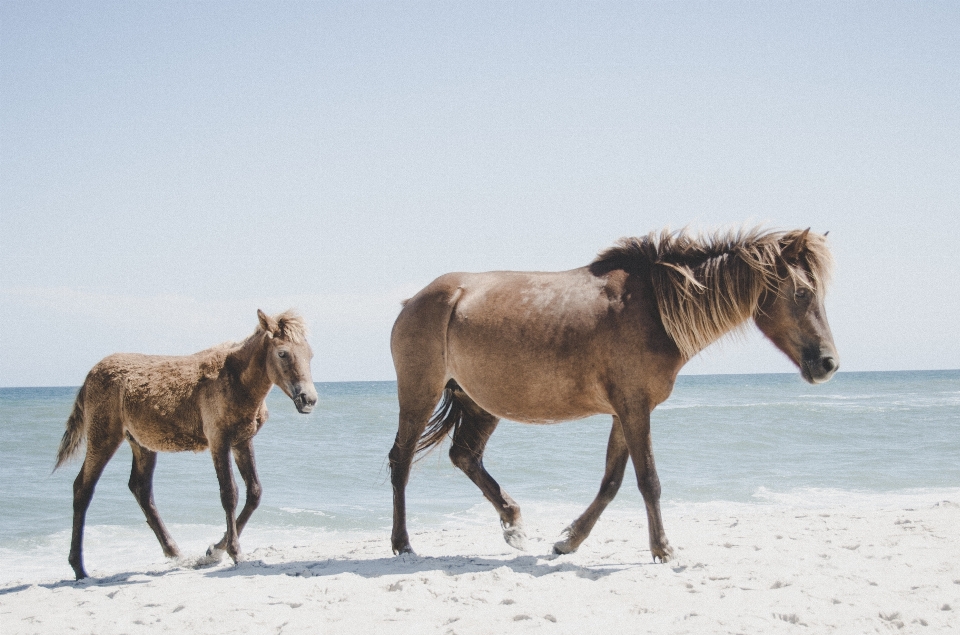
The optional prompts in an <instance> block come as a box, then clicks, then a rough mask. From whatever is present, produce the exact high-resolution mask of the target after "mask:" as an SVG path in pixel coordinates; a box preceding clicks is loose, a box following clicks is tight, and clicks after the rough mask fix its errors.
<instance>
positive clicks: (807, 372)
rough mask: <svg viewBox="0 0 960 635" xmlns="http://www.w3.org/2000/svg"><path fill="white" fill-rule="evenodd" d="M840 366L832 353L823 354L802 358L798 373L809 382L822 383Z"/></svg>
mask: <svg viewBox="0 0 960 635" xmlns="http://www.w3.org/2000/svg"><path fill="white" fill-rule="evenodd" d="M838 368H840V362H839V360H837V358H836V357H834V356H833V355H824V356H823V357H815V358H813V359H804V360H803V364H801V366H800V374H801V375H803V378H804V379H805V380H806V381H807V382H809V383H811V384H822V383H824V382H826V381H829V380H830V378H831V377H833V374H834V373H835V372H837V369H838Z"/></svg>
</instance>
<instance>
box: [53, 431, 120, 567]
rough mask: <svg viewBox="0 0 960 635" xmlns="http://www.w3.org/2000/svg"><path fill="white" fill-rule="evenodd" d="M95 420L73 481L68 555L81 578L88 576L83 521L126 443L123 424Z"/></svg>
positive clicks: (88, 433) (71, 564)
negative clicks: (109, 466) (112, 461)
mask: <svg viewBox="0 0 960 635" xmlns="http://www.w3.org/2000/svg"><path fill="white" fill-rule="evenodd" d="M98 424H99V422H98V423H95V424H94V425H91V426H90V427H89V428H88V430H87V454H86V457H85V458H84V459H83V467H81V468H80V473H79V474H77V478H76V480H75V481H74V482H73V534H72V535H71V538H70V555H69V557H68V558H67V560H68V562H70V566H71V567H73V573H74V574H75V575H76V577H77V580H80V579H83V578H85V577H87V572H86V570H84V568H83V525H84V522H85V521H86V518H87V509H89V507H90V500H91V499H92V498H93V490H94V489H95V488H96V486H97V481H98V480H100V475H101V474H103V468H105V467H106V466H107V463H108V462H109V461H110V459H111V458H112V457H113V455H114V453H115V452H116V451H117V448H119V447H120V444H121V443H123V435H122V434H121V433H120V426H119V424H116V425H111V422H106V423H104V424H102V425H98Z"/></svg>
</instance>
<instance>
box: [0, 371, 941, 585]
mask: <svg viewBox="0 0 960 635" xmlns="http://www.w3.org/2000/svg"><path fill="white" fill-rule="evenodd" d="M317 390H318V393H319V396H320V401H319V404H318V406H317V408H316V409H315V410H314V412H313V413H312V414H310V415H301V414H298V413H297V412H296V409H295V408H294V406H293V404H292V403H291V402H290V400H289V399H287V397H286V396H285V395H283V393H281V392H280V391H279V390H278V389H274V390H273V392H272V393H271V394H270V396H269V397H268V399H267V403H268V407H269V409H270V419H269V421H268V422H267V424H266V425H265V426H264V428H263V430H261V432H260V434H259V435H258V436H257V437H256V440H255V448H256V458H257V465H258V469H259V474H260V478H261V481H262V483H263V490H264V494H263V499H262V502H261V505H260V508H259V509H258V510H257V511H256V513H255V514H254V516H253V518H252V519H251V521H250V524H249V525H248V527H247V530H246V531H245V532H244V535H243V537H242V538H241V545H242V546H243V547H244V548H245V549H248V550H249V549H251V548H255V547H257V546H263V545H264V544H289V543H292V542H296V541H309V540H322V539H323V536H324V535H325V534H328V533H329V532H359V533H369V534H370V535H372V536H374V537H376V536H381V535H382V539H383V550H384V555H389V553H390V543H389V531H390V523H391V513H392V510H391V504H392V503H391V488H390V482H389V473H388V470H387V462H386V456H387V452H388V451H389V450H390V447H391V444H392V442H393V437H394V435H395V433H396V426H397V400H396V384H395V383H394V382H346V383H319V384H317ZM76 392H77V388H75V387H74V388H62V387H58V388H0V435H2V436H0V438H2V443H0V510H2V513H0V584H4V585H5V584H9V583H12V582H14V581H24V580H29V581H36V580H47V579H70V578H71V576H72V571H71V570H70V567H69V565H68V564H67V561H66V557H67V551H68V550H69V541H70V525H71V516H72V483H73V479H74V478H75V477H76V474H77V472H78V470H79V468H80V463H81V461H82V452H81V453H80V454H78V457H77V459H76V460H75V461H73V462H72V463H69V464H68V465H67V466H65V467H64V468H61V469H60V470H57V471H56V472H52V469H53V465H54V458H55V456H56V452H57V446H58V444H59V441H60V436H61V435H62V434H63V430H64V424H65V422H66V419H67V416H68V414H69V412H70V409H71V407H72V403H73V399H74V397H75V395H76ZM652 427H653V440H654V452H655V455H656V460H657V467H658V472H659V475H660V481H661V484H662V489H663V498H662V505H663V507H664V508H665V511H666V510H667V509H670V508H677V507H680V508H690V509H696V508H697V507H698V506H713V507H716V506H718V505H719V506H736V505H791V506H801V507H831V506H833V507H835V506H851V505H854V506H855V505H866V506H871V507H877V506H885V505H909V504H910V502H911V501H917V504H918V505H919V504H926V503H928V502H931V501H936V500H940V499H952V500H954V501H957V500H958V499H960V370H951V371H917V372H871V373H855V372H851V373H844V372H841V373H838V374H837V375H836V376H835V377H834V379H833V380H832V381H831V382H829V383H827V384H823V385H820V386H811V385H808V384H805V383H804V382H803V381H802V380H801V379H800V377H799V375H793V374H789V375H788V374H768V375H700V376H689V375H688V376H681V377H680V378H679V379H678V381H677V385H676V388H675V390H674V393H673V395H672V396H671V397H670V399H669V400H668V401H667V402H666V403H664V404H662V405H661V406H660V407H658V408H657V409H656V411H655V412H654V413H653V416H652ZM609 428H610V418H609V417H607V416H602V417H591V418H588V419H583V420H580V421H571V422H567V423H563V424H558V425H548V426H532V425H521V424H517V423H514V422H510V421H504V422H502V423H501V424H500V426H499V428H498V429H497V431H496V433H495V434H494V436H493V438H492V439H491V441H490V443H489V445H488V447H487V452H486V455H485V457H484V464H485V465H486V467H487V469H488V471H489V472H490V473H491V474H492V475H493V476H494V478H496V479H497V480H498V481H499V483H500V484H501V486H503V488H504V489H505V490H506V491H508V492H509V493H510V495H511V496H512V497H513V498H514V499H516V500H517V502H518V503H519V504H520V506H521V508H522V509H523V512H524V518H525V521H526V523H527V524H528V526H529V525H531V524H536V523H537V522H538V520H539V519H542V518H550V519H554V518H565V521H564V523H563V524H560V525H558V526H557V527H556V528H555V531H554V528H553V527H549V528H547V529H545V531H547V533H550V532H553V533H555V534H557V535H558V534H559V531H560V530H561V529H562V528H563V526H564V524H565V523H566V522H569V521H571V520H573V519H574V518H575V517H576V516H577V515H578V514H579V513H580V512H582V511H583V509H585V508H586V506H587V505H588V504H589V503H590V501H591V500H592V499H593V497H594V495H595V494H596V491H597V488H598V487H599V484H600V478H601V476H602V473H603V466H604V453H605V449H606V441H607V435H608V433H609ZM447 447H448V444H447V445H445V446H444V447H443V448H442V449H441V450H439V451H434V452H433V453H431V454H429V455H427V456H426V457H425V458H423V459H422V460H421V461H420V462H419V463H418V464H417V465H416V466H415V467H414V470H413V473H412V475H411V479H410V485H409V488H408V499H407V500H408V503H407V505H408V527H409V528H410V530H411V532H416V531H423V530H430V529H437V528H442V527H443V526H446V525H449V524H451V523H452V524H462V523H471V524H472V523H483V524H489V526H490V531H491V532H498V531H499V529H498V520H497V516H496V514H495V512H494V511H493V509H492V508H491V507H490V505H489V503H487V502H486V501H485V500H484V499H483V497H482V495H481V494H480V492H479V490H478V489H477V488H476V487H475V486H474V485H473V484H472V483H471V482H470V481H469V480H468V479H467V477H466V476H465V475H463V474H462V473H460V472H459V471H458V470H457V469H456V468H454V467H453V466H452V464H451V463H450V461H449V460H448V459H447V456H446V448H447ZM130 463H131V457H130V449H129V447H127V445H126V444H124V445H123V446H122V447H121V449H120V450H119V451H118V452H117V454H116V456H114V458H113V460H112V461H111V462H110V464H109V465H108V466H107V469H106V470H105V472H104V474H103V477H102V478H101V479H100V482H99V484H98V487H97V491H96V493H95V495H94V498H93V503H92V505H91V507H90V510H89V512H88V515H87V530H86V540H85V554H86V559H87V565H88V570H90V572H91V573H92V574H93V575H97V572H98V571H99V570H107V571H111V570H118V569H120V568H122V567H128V568H130V567H132V568H135V569H136V568H139V569H142V568H146V567H151V566H155V565H156V564H157V563H159V562H163V556H162V553H161V551H160V547H159V545H158V543H157V541H156V539H155V538H154V537H153V534H152V533H151V532H150V530H149V528H147V526H146V523H145V522H144V518H143V514H142V512H141V511H140V509H139V507H138V506H137V503H136V501H135V500H134V498H133V496H132V495H131V494H130V492H129V490H128V489H127V479H128V477H129V470H130ZM631 474H632V472H631V468H630V467H628V475H627V478H626V479H625V480H624V485H623V487H622V488H621V490H620V493H619V495H618V496H617V500H616V501H614V503H613V504H612V505H611V507H610V509H609V510H608V512H607V513H632V514H636V518H637V527H638V531H637V538H638V540H640V539H645V538H644V536H645V534H646V532H645V531H644V530H643V527H644V525H645V520H646V519H645V515H644V511H643V504H642V499H641V497H640V494H639V492H638V490H637V487H636V481H635V480H634V479H633V478H632V476H631ZM237 481H238V486H239V489H240V496H241V505H242V500H243V488H242V481H241V480H240V479H239V475H238V476H237ZM154 484H155V485H154V496H155V499H156V503H157V507H158V509H159V511H160V515H161V517H162V518H163V519H164V522H165V523H166V524H167V526H168V528H169V529H170V531H171V533H172V534H173V536H174V538H175V539H176V540H177V542H178V543H179V545H180V547H181V549H182V550H183V551H184V552H185V554H190V553H194V552H195V555H200V554H202V553H203V551H204V550H205V549H206V545H208V544H210V543H212V542H215V541H216V540H218V539H219V537H220V536H221V535H222V533H223V529H224V518H223V510H222V508H221V507H220V499H219V492H218V489H217V481H216V476H215V475H214V471H213V465H212V462H211V460H210V456H209V453H200V454H193V453H179V454H161V455H160V457H159V460H158V465H157V470H156V475H155V480H154ZM557 522H559V521H557ZM601 522H603V521H602V519H601ZM667 529H668V535H669V527H668V528H667Z"/></svg>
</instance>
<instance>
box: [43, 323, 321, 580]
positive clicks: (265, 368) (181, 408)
mask: <svg viewBox="0 0 960 635" xmlns="http://www.w3.org/2000/svg"><path fill="white" fill-rule="evenodd" d="M257 317H258V319H259V325H258V326H257V329H256V331H255V332H254V334H253V335H251V336H250V337H248V338H247V339H246V340H244V341H243V342H240V343H236V344H235V343H227V344H221V345H220V346H215V347H213V348H209V349H207V350H204V351H201V352H199V353H195V354H193V355H186V356H182V357H172V356H170V357H167V356H157V355H139V354H133V353H118V354H116V355H110V356H109V357H106V358H104V359H103V360H101V361H100V362H99V363H98V364H97V365H96V366H94V367H93V369H92V370H91V371H90V373H89V374H87V378H86V380H85V381H84V382H83V386H81V388H80V392H79V393H78V394H77V399H76V401H75V402H74V404H73V412H72V413H71V415H70V418H69V419H67V430H66V432H64V434H63V439H62V440H61V442H60V451H59V453H58V454H57V467H60V466H61V465H63V463H64V462H65V461H66V460H67V459H68V458H70V456H71V455H73V454H74V453H75V452H76V451H77V449H78V448H79V447H80V444H81V443H82V442H83V440H84V438H86V441H87V454H86V458H85V459H84V460H83V467H82V468H81V469H80V474H78V475H77V479H76V481H74V483H73V538H72V540H71V543H70V557H69V561H70V565H71V566H72V567H73V571H74V573H75V574H76V576H77V579H78V580H79V579H81V578H85V577H87V572H86V571H85V570H84V568H83V524H84V519H85V517H86V514H87V508H88V507H89V506H90V499H91V498H92V497H93V490H94V487H96V484H97V480H98V479H99V478H100V475H101V474H102V473H103V468H104V467H105V466H106V465H107V462H108V461H109V460H110V458H111V457H112V456H113V454H114V452H116V451H117V448H119V447H120V444H121V443H122V442H123V439H124V437H126V439H127V441H128V442H129V443H130V447H131V448H132V449H133V470H132V471H131V473H130V483H129V485H130V491H131V492H133V495H134V496H136V498H137V502H138V503H139V504H140V508H141V509H142V510H143V513H144V514H145V515H146V517H147V524H148V525H150V528H151V529H153V533H154V534H156V536H157V540H159V541H160V546H161V547H162V548H163V553H164V554H165V555H166V556H167V557H169V558H176V557H179V556H180V550H179V549H178V548H177V545H176V543H174V541H173V539H172V538H171V537H170V534H168V533H167V529H166V527H164V525H163V521H162V520H160V515H159V514H158V513H157V508H156V506H155V505H154V503H153V470H154V467H155V466H156V464H157V452H181V451H184V450H192V451H194V452H200V451H202V450H204V449H206V448H207V447H209V448H210V454H211V455H213V467H214V469H215V470H216V472H217V480H219V482H220V501H221V503H222V504H223V510H224V511H225V512H226V515H227V531H226V533H225V534H224V536H223V539H221V540H220V542H219V543H217V544H216V545H213V546H211V547H210V550H209V551H208V555H211V556H214V557H219V556H220V555H222V553H223V550H224V549H226V552H227V553H228V554H229V555H230V557H231V558H233V560H234V562H236V560H237V557H238V555H239V553H240V541H239V537H240V532H241V531H243V527H244V525H246V524H247V521H248V520H249V519H250V515H251V514H252V513H253V511H254V510H255V509H256V508H257V505H258V504H259V503H260V494H261V488H260V480H259V479H258V478H257V469H256V464H255V462H254V458H253V437H254V435H256V434H257V432H258V431H259V430H260V428H261V427H262V426H263V424H264V422H265V421H266V420H267V408H266V405H265V404H264V399H266V397H267V393H268V392H270V388H271V387H272V386H273V385H274V384H276V385H277V386H279V387H280V389H281V390H283V392H284V393H286V395H287V396H288V397H290V398H291V399H293V403H294V404H295V405H296V407H297V410H298V411H300V412H302V413H308V412H310V411H311V410H313V406H314V404H316V403H317V390H316V388H315V387H314V385H313V379H312V378H311V374H310V359H311V358H312V357H313V352H312V351H311V350H310V345H309V344H308V343H307V340H306V326H305V324H304V321H303V319H302V318H301V317H300V316H299V315H297V314H296V313H293V312H292V311H287V312H285V313H281V314H280V315H277V316H275V317H269V316H267V315H265V314H264V313H263V312H262V311H257ZM231 452H232V453H233V457H234V459H236V462H237V468H238V469H239V470H240V475H241V476H242V477H243V481H244V483H245V484H246V486H247V497H246V501H245V503H244V505H243V509H242V510H241V511H240V516H239V517H237V518H236V519H234V512H235V511H236V508H237V486H236V484H235V483H234V480H233V467H232V466H231V462H230V454H231ZM54 469H56V468H54Z"/></svg>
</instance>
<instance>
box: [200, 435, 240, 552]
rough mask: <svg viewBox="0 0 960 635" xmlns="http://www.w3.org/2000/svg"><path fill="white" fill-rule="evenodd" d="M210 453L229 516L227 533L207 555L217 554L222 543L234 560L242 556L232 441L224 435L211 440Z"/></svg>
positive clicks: (225, 510) (224, 509)
mask: <svg viewBox="0 0 960 635" xmlns="http://www.w3.org/2000/svg"><path fill="white" fill-rule="evenodd" d="M210 454H211V456H212V457H213V469H214V470H215V471H216V473H217V481H219V483H220V503H221V504H222V505H223V511H224V513H225V514H226V518H227V533H226V535H225V536H224V537H223V540H221V541H220V543H218V544H217V545H212V546H211V547H210V549H208V550H207V555H216V550H217V549H218V548H219V545H220V544H221V543H222V544H223V547H224V548H225V549H226V551H227V555H229V556H230V557H231V558H232V559H233V561H234V562H236V561H237V559H238V558H239V557H240V540H239V532H237V521H236V518H235V517H234V514H235V513H236V511H237V484H236V483H235V482H234V480H233V466H232V465H231V462H230V443H229V442H228V441H227V440H226V439H224V438H223V437H219V438H216V439H211V440H210Z"/></svg>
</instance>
